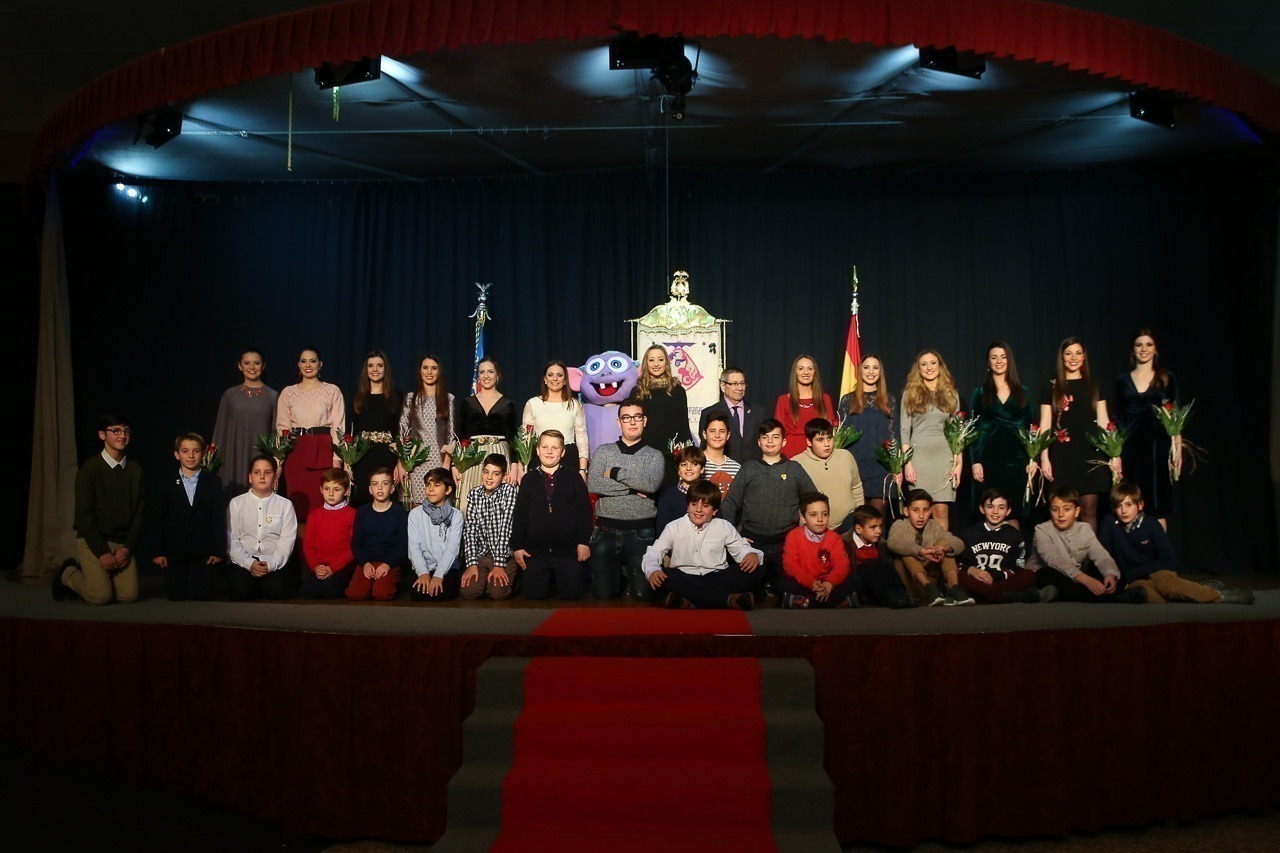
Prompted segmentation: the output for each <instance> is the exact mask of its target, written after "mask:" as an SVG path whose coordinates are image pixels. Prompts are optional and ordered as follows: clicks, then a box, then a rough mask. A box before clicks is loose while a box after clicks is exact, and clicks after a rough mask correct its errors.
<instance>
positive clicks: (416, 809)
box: [0, 619, 488, 841]
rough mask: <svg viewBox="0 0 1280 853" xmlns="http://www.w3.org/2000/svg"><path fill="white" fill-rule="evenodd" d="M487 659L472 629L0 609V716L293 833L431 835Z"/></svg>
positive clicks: (35, 740)
mask: <svg viewBox="0 0 1280 853" xmlns="http://www.w3.org/2000/svg"><path fill="white" fill-rule="evenodd" d="M486 657H488V648H487V645H486V644H485V642H483V641H478V640H476V639H475V638H470V639H467V640H461V639H460V640H453V639H449V638H430V637H420V638H389V637H375V636H337V635H331V634H301V633H284V632H275V631H250V630H237V629H227V628H212V627H205V626H179V625H173V626H170V625H117V624H109V623H93V622H46V621H37V620H22V619H8V620H0V686H2V687H3V691H0V692H3V693H4V694H7V695H5V696H4V701H3V702H0V726H3V727H4V730H5V731H7V732H8V733H9V735H8V737H10V738H12V739H13V740H14V742H15V744H17V745H19V746H21V747H22V748H24V749H28V750H31V751H34V752H37V753H39V754H43V755H45V756H48V757H51V758H54V759H60V760H66V761H69V762H73V763H76V764H80V765H83V766H87V767H89V768H91V769H93V770H95V771H98V772H101V773H104V774H107V775H110V776H117V777H120V778H123V779H127V780H129V781H133V782H138V783H142V784H148V785H154V786H156V787H159V788H161V789H163V790H168V791H174V792H180V793H184V794H194V795H197V796H200V797H204V798H206V799H208V800H210V801H212V802H214V803H217V804H219V805H222V806H226V807H228V808H231V809H235V810H238V811H241V812H245V813H248V814H253V815H258V816H261V817H264V818H267V819H270V820H275V821H279V822H281V823H282V824H283V825H284V826H285V828H286V829H287V830H288V831H290V832H294V833H300V834H301V833H316V834H320V835H324V836H328V837H331V838H356V837H361V836H365V835H377V836H379V837H383V838H388V839H393V840H403V841H421V840H424V839H426V840H434V839H436V838H438V837H439V836H440V835H441V834H442V833H443V832H444V827H445V815H446V813H447V812H446V787H447V785H448V781H449V779H450V778H451V777H452V776H453V774H454V772H455V771H456V770H457V767H458V765H459V763H460V761H461V751H462V741H461V728H460V726H461V721H462V720H463V719H464V718H465V717H466V716H467V715H468V714H470V712H471V703H472V702H473V701H474V695H475V670H476V668H477V667H478V666H479V665H480V663H481V662H482V661H483V660H484V659H485V658H486Z"/></svg>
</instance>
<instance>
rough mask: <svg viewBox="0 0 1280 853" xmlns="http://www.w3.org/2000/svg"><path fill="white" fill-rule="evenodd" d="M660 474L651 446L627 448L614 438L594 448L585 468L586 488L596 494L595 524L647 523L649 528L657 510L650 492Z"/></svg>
mask: <svg viewBox="0 0 1280 853" xmlns="http://www.w3.org/2000/svg"><path fill="white" fill-rule="evenodd" d="M624 448H625V449H624ZM611 468H614V469H617V470H615V471H614V473H613V476H612V477H610V476H608V472H609V469H611ZM663 473H664V463H663V460H662V454H661V453H659V452H658V451H656V450H654V449H653V448H652V447H647V446H645V445H643V444H635V445H632V446H630V447H627V446H626V445H624V444H623V443H622V439H618V440H617V441H613V442H610V443H608V444H605V445H602V446H601V447H597V448H595V449H594V451H593V452H592V454H591V467H590V469H589V470H588V471H587V491H589V492H593V493H594V494H597V495H599V496H600V499H599V500H598V501H596V521H597V523H600V524H603V525H604V526H605V527H623V528H628V529H629V528H634V527H642V526H644V524H643V523H644V522H648V526H649V527H652V526H653V517H654V516H655V515H657V513H658V506H657V504H656V503H654V500H653V493H654V492H656V491H657V490H658V487H659V486H661V485H662V475H663ZM637 492H639V493H640V494H637ZM642 495H643V496H642Z"/></svg>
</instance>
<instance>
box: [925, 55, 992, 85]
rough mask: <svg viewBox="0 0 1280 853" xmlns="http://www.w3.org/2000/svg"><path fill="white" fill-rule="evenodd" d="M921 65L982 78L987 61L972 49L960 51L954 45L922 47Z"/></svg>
mask: <svg viewBox="0 0 1280 853" xmlns="http://www.w3.org/2000/svg"><path fill="white" fill-rule="evenodd" d="M920 67H921V68H928V69H929V70H931V71H942V72H945V73H947V74H959V75H960V76H961V77H973V78H974V79H979V80H980V79H982V75H983V74H984V73H986V70H987V61H986V60H985V59H983V58H982V57H981V56H978V55H977V54H976V53H974V52H973V51H971V50H965V51H958V50H956V49H955V48H954V47H922V48H920Z"/></svg>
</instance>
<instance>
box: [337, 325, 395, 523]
mask: <svg viewBox="0 0 1280 853" xmlns="http://www.w3.org/2000/svg"><path fill="white" fill-rule="evenodd" d="M349 411H350V414H351V419H350V420H349V421H348V423H347V431H348V433H349V434H350V435H353V436H355V437H356V438H357V439H358V438H360V437H361V436H363V437H364V439H365V441H367V442H369V449H368V450H367V451H366V452H365V454H364V456H361V457H360V461H359V462H357V463H356V464H355V465H353V466H351V505H352V506H355V507H360V506H363V505H364V504H367V503H369V502H370V501H372V500H373V498H372V497H370V495H369V478H370V477H371V476H373V472H374V471H375V470H377V469H378V468H386V469H387V470H392V469H394V468H395V467H396V452H395V451H394V450H393V449H392V445H393V444H394V443H395V440H396V436H397V435H398V433H397V430H398V429H399V420H400V392H398V391H396V385H395V380H394V379H392V378H391V362H390V361H389V360H388V359H387V354H386V353H385V352H383V351H382V350H372V351H370V352H369V353H368V354H367V355H365V357H364V370H362V371H360V379H359V380H357V382H356V393H355V395H354V396H353V397H352V398H351V406H350V407H349ZM392 499H393V500H394V497H393V498H392Z"/></svg>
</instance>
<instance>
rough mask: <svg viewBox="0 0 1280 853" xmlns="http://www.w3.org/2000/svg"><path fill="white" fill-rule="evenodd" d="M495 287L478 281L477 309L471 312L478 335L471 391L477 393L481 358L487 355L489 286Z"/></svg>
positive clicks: (472, 368)
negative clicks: (486, 329) (486, 332)
mask: <svg viewBox="0 0 1280 853" xmlns="http://www.w3.org/2000/svg"><path fill="white" fill-rule="evenodd" d="M491 287H493V283H492V282H490V283H488V284H481V283H480V282H478V281H477V282H476V289H477V290H479V291H480V293H479V295H478V296H477V297H476V310H475V311H473V312H471V315H470V316H471V317H473V318H474V319H475V321H476V337H475V350H474V353H473V359H472V362H471V393H473V394H475V393H477V392H479V390H480V360H481V359H482V358H484V357H485V355H487V353H486V352H485V334H484V326H485V323H487V322H489V288H491Z"/></svg>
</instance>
